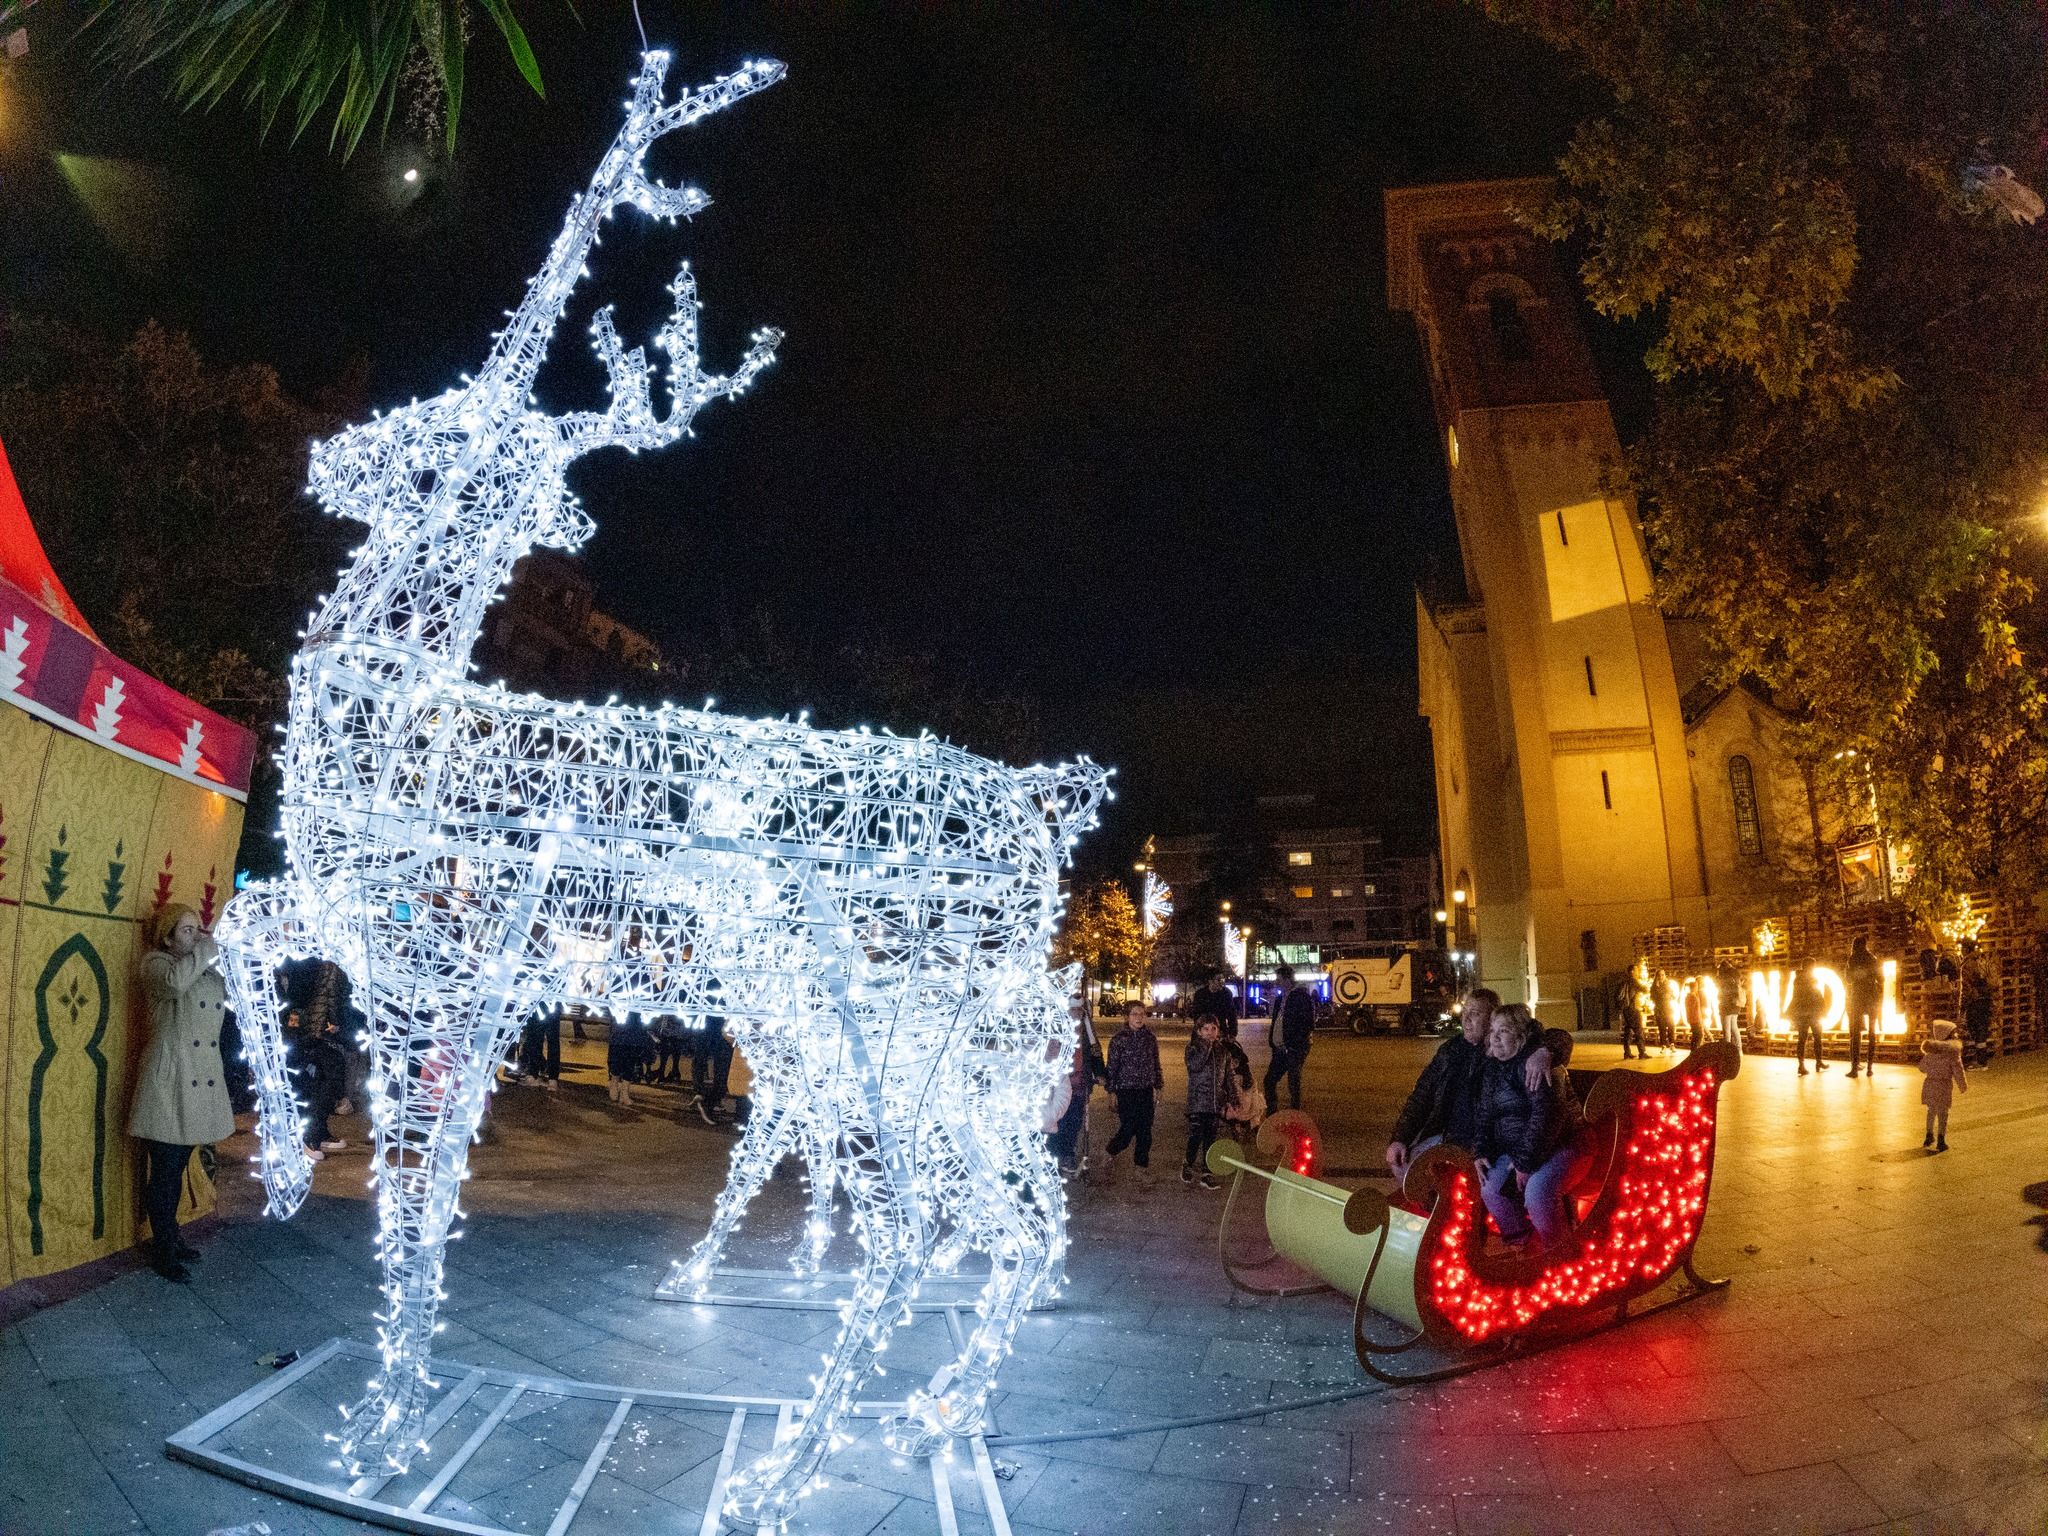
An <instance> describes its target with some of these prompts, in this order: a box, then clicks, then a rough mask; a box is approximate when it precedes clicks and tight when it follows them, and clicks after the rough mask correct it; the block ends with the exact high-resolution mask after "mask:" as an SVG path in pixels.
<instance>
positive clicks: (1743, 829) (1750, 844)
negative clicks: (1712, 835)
mask: <svg viewBox="0 0 2048 1536" xmlns="http://www.w3.org/2000/svg"><path fill="white" fill-rule="evenodd" d="M1728 793H1729V795H1730V796H1731V797H1732V798H1733V800H1734V802H1735V850H1736V852H1738V853H1740V854H1741V855H1742V856H1743V857H1744V858H1746V859H1760V858H1762V857H1763V856H1764V824H1763V821H1762V819H1761V818H1760V817H1759V816H1758V815H1757V808H1756V775H1755V774H1754V773H1752V772H1751V771H1750V766H1749V759H1748V758H1746V757H1744V756H1743V755H1742V754H1740V753H1737V754H1736V755H1735V756H1733V757H1731V758H1729V759H1728Z"/></svg>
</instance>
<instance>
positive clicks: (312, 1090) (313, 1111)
mask: <svg viewBox="0 0 2048 1536" xmlns="http://www.w3.org/2000/svg"><path fill="white" fill-rule="evenodd" d="M309 1015H310V1016H309ZM324 1017H327V1015H325V1014H317V1015H314V1014H311V1011H310V1010H308V1009H303V1008H295V1009H293V1010H292V1012H291V1013H290V1014H288V1015H287V1016H286V1018H285V1025H284V1050H285V1061H286V1063H287V1066H286V1071H288V1072H289V1073H290V1074H291V1075H292V1076H293V1077H295V1078H297V1079H298V1082H299V1098H300V1100H301V1101H302V1102H303V1103H304V1104H305V1106H306V1135H305V1141H306V1155H307V1156H308V1157H310V1158H311V1159H312V1160H313V1161H314V1162H316V1163H317V1162H319V1161H320V1160H321V1159H322V1158H323V1157H325V1156H326V1155H327V1154H328V1153H329V1152H339V1151H341V1150H342V1149H343V1148H344V1147H346V1146H347V1145H348V1143H347V1142H345V1141H343V1140H342V1139H341V1138H340V1137H338V1136H336V1135H335V1134H334V1131H333V1129H332V1128H331V1127H330V1126H329V1124H328V1117H329V1116H331V1115H332V1114H333V1113H334V1112H335V1109H336V1107H337V1106H338V1105H339V1104H340V1103H341V1101H342V1098H343V1097H344V1091H345V1090H346V1088H347V1086H348V1058H347V1056H345V1055H344V1054H343V1053H342V1049H341V1047H340V1046H339V1045H337V1044H335V1043H334V1041H333V1040H331V1039H329V1038H328V1030H329V1029H331V1028H332V1026H331V1025H330V1026H328V1029H322V1028H321V1027H320V1026H319V1024H318V1022H317V1020H318V1019H320V1018H324Z"/></svg>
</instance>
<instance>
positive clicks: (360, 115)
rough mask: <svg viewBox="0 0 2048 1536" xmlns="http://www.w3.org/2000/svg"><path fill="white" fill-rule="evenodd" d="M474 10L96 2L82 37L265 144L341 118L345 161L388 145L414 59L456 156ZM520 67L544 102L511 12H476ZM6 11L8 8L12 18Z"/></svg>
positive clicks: (373, 3) (107, 57)
mask: <svg viewBox="0 0 2048 1536" xmlns="http://www.w3.org/2000/svg"><path fill="white" fill-rule="evenodd" d="M469 3H470V0H92V4H91V6H90V11H89V14H88V16H87V19H86V23H85V29H84V30H87V31H90V32H92V33H93V34H94V35H95V36H96V38H97V47H96V55H97V57H98V59H99V61H100V62H101V63H102V64H103V65H106V66H108V67H110V68H113V69H116V70H118V71H120V72H121V73H123V74H128V75H133V74H137V73H140V72H141V71H144V70H147V69H150V68H153V67H158V66H162V67H164V68H165V69H167V70H168V71H169V76H170V90H169V94H170V96H171V99H172V100H174V101H176V102H177V103H178V104H179V105H181V106H184V107H187V108H197V109H199V110H201V111H207V110H211V109H212V108H214V107H216V106H218V105H219V104H220V103H221V102H222V101H224V100H226V99H227V98H228V97H230V96H231V95H235V94H237V93H239V94H240V96H241V98H242V101H243V104H244V105H245V106H247V107H248V108H249V109H250V110H251V111H253V112H254V113H255V114H256V117H257V120H258V123H259V125H260V131H261V132H263V133H265V134H268V133H269V132H270V130H271V129H272V127H273V126H275V125H276V124H277V122H278V121H279V120H280V119H281V118H282V119H285V120H287V121H289V123H290V124H291V136H292V138H293V139H294V140H297V139H298V137H299V136H300V135H301V134H303V133H304V132H305V131H306V130H307V129H308V128H309V127H311V126H312V124H313V123H314V122H315V121H317V120H318V119H319V118H320V116H321V115H322V114H323V113H326V112H329V111H331V112H332V113H333V115H334V122H333V127H332V129H331V131H330V132H329V135H328V147H329V149H330V150H332V151H337V152H338V153H339V154H340V155H341V157H342V158H343V159H347V158H348V157H349V156H350V155H352V154H353V153H354V152H355V150H356V147H357V146H358V145H359V144H360V143H361V142H362V138H363V135H364V133H365V132H367V131H368V130H369V128H370V127H371V125H372V124H376V125H377V127H378V131H379V132H380V133H382V132H383V131H384V127H385V125H386V124H388V123H389V121H390V118H391V113H392V110H393V108H394V107H395V106H396V104H397V102H398V98H399V96H400V94H401V93H402V92H403V91H404V89H405V81H406V76H407V64H408V61H409V60H410V59H411V58H412V57H413V55H414V54H415V53H421V54H422V55H423V56H424V57H425V59H426V60H427V64H428V66H429V67H430V68H431V70H432V72H433V74H434V75H435V76H437V77H438V80H439V84H440V87H441V93H442V115H443V120H444V123H445V127H446V132H447V142H448V147H449V149H451V150H452V149H453V148H454V147H455V127H456V122H457V120H458V119H459V118H460V116H461V113H462V97H463V72H464V71H463V66H464V62H465V54H466V52H467V48H468V37H467V33H466V29H465V10H466V7H467V6H468V4H469ZM474 3H475V5H476V6H477V7H478V8H479V9H481V10H482V11H483V12H484V14H485V15H487V16H489V18H490V19H491V22H492V23H493V24H494V25H495V26H496V28H497V30H498V32H499V34H500V36H501V37H502V38H503V39H504V43H505V47H506V51H507V52H508V53H510V54H511V56H512V62H513V64H514V66H515V67H516V68H517V69H518V70H519V73H520V74H521V75H522V76H523V77H524V78H525V80H526V82H527V83H528V84H529V85H530V86H532V87H533V89H534V91H535V92H536V93H537V94H545V93H544V92H543V91H542V86H541V75H540V64H539V62H538V61H537V60H536V59H535V58H534V54H533V48H532V45H531V44H529V43H528V41H527V38H526V32H525V29H524V28H523V27H521V26H520V24H519V20H518V17H517V16H516V15H515V14H514V0H474ZM5 9H6V7H5V6H0V12H4V11H5Z"/></svg>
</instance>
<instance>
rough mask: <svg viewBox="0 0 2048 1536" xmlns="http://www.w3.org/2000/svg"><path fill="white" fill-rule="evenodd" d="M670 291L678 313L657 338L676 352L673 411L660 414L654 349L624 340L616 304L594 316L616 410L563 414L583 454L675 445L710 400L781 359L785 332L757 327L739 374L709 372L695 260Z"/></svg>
mask: <svg viewBox="0 0 2048 1536" xmlns="http://www.w3.org/2000/svg"><path fill="white" fill-rule="evenodd" d="M668 291H669V292H670V293H671V294H673V295H674V296H675V301H676V307H675V312H674V313H673V314H672V315H671V316H670V317H669V322H668V324H667V325H665V326H663V327H662V328H661V331H660V332H659V334H657V335H656V336H655V338H654V344H655V345H656V346H658V347H660V348H661V349H662V350H663V351H664V352H666V353H668V355H669V373H668V386H669V412H668V415H666V416H663V417H657V416H656V415H655V414H654V406H653V403H652V402H651V401H650V400H649V398H648V379H649V377H650V376H651V375H652V373H653V369H651V368H650V367H648V365H647V354H646V352H645V351H644V350H642V349H641V348H639V347H635V348H634V349H633V350H632V351H630V352H628V351H626V350H625V349H624V348H623V347H622V346H621V345H620V344H619V333H618V329H617V328H616V327H615V326H614V325H613V324H612V307H611V305H609V304H607V305H605V307H604V308H602V309H600V310H599V311H598V312H597V314H596V315H595V316H593V317H592V319H591V322H590V346H591V350H592V351H594V352H596V353H597V356H598V361H600V362H602V363H603V364H604V367H605V372H606V373H607V374H608V375H609V376H610V386H611V396H612V403H611V408H610V409H609V410H607V411H605V412H603V413H601V414H600V413H599V412H596V411H578V412H575V413H573V414H571V415H568V416H564V417H562V418H560V420H559V421H558V422H557V423H556V425H557V427H558V429H559V430H560V432H561V434H562V438H563V440H564V441H565V442H566V443H567V444H569V445H570V447H571V448H572V449H573V450H574V451H575V452H577V453H587V452H589V451H590V450H591V449H593V448H605V447H622V448H627V449H630V450H632V451H633V452H635V453H637V452H639V451H640V450H641V449H642V448H658V447H660V446H661V445H662V444H664V443H672V442H674V441H675V440H676V439H677V438H678V437H680V436H682V435H683V434H684V433H685V432H687V431H689V430H690V418H691V417H693V416H695V415H696V414H697V412H698V410H699V409H700V408H701V407H702V406H704V405H705V404H706V403H708V402H709V401H712V400H716V399H718V398H720V397H721V396H736V395H741V394H744V393H745V392H746V390H747V387H748V386H749V385H750V384H752V383H753V382H754V376H755V375H756V374H758V373H759V372H760V371H761V370H762V369H763V368H766V367H767V366H768V365H769V364H770V363H772V362H774V361H775V349H776V347H777V346H779V345H780V344H781V342H782V332H780V331H778V330H776V329H775V328H774V327H772V326H770V327H767V328H766V329H763V330H759V331H756V332H755V333H754V338H753V345H751V346H750V347H748V348H747V355H746V357H745V358H744V359H743V360H742V361H741V363H740V366H739V368H738V369H737V370H736V371H735V372H733V373H732V374H730V375H727V374H716V373H713V374H707V373H705V372H704V371H703V370H702V368H701V367H699V365H698V356H697V311H698V307H699V306H698V303H697V279H696V278H695V277H693V276H691V274H690V264H689V263H688V262H687V261H686V262H684V263H683V265H682V268H681V270H679V271H678V272H677V273H676V275H675V281H673V282H671V283H670V284H669V285H668Z"/></svg>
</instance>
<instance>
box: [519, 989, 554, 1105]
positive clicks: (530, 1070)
mask: <svg viewBox="0 0 2048 1536" xmlns="http://www.w3.org/2000/svg"><path fill="white" fill-rule="evenodd" d="M519 1075H520V1077H521V1078H522V1079H523V1080H524V1081H526V1082H529V1083H538V1084H539V1085H540V1086H541V1087H543V1088H545V1089H547V1090H548V1091H549V1092H550V1093H553V1092H554V1091H556V1090H557V1089H558V1088H559V1087H560V1086H561V1082H562V1010H561V1008H560V1006H559V1005H557V1006H556V1007H553V1008H550V1009H547V1010H545V1011H536V1012H535V1013H533V1014H532V1015H531V1016H530V1017H529V1018H528V1019H527V1021H526V1023H525V1024H523V1025H522V1026H521V1027H520V1031H519Z"/></svg>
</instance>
